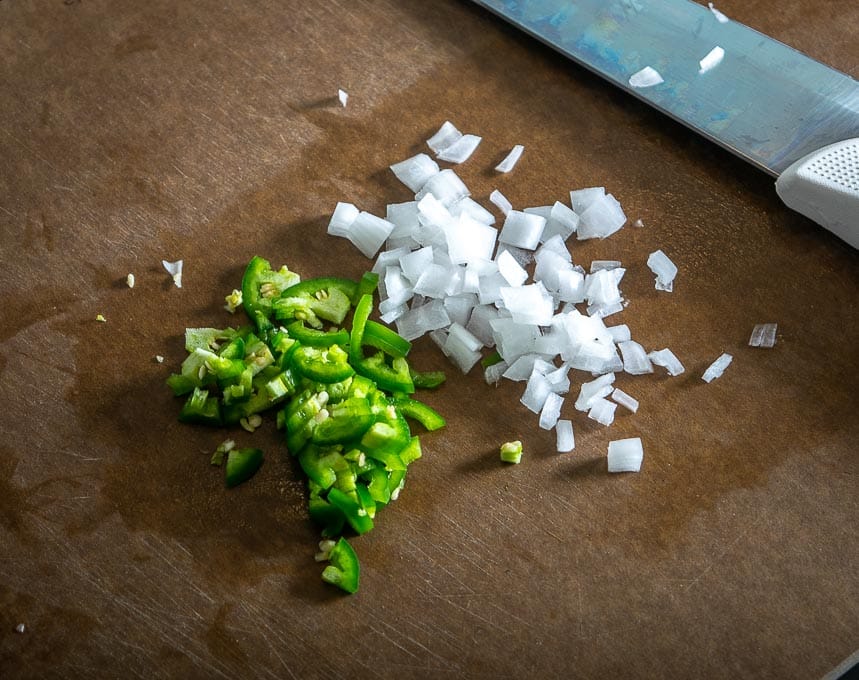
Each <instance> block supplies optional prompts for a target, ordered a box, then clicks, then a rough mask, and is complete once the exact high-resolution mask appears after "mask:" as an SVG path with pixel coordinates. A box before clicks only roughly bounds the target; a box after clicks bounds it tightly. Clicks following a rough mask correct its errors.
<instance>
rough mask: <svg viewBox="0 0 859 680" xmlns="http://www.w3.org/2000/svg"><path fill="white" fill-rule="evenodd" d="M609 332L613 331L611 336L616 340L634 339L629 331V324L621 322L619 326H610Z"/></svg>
mask: <svg viewBox="0 0 859 680" xmlns="http://www.w3.org/2000/svg"><path fill="white" fill-rule="evenodd" d="M608 332H609V333H611V337H612V338H613V339H614V341H615V342H624V341H626V340H632V335H631V334H630V332H629V326H627V325H626V324H621V325H619V326H609V327H608Z"/></svg>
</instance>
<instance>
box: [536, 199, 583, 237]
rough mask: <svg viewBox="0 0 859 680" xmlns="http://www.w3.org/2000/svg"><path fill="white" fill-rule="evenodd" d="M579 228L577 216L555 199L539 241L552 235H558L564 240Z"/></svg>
mask: <svg viewBox="0 0 859 680" xmlns="http://www.w3.org/2000/svg"><path fill="white" fill-rule="evenodd" d="M578 228H579V216H578V215H577V214H576V213H575V212H574V211H573V210H572V209H570V208H569V207H568V206H566V205H564V204H563V203H561V202H560V201H555V204H554V205H553V206H552V209H551V210H550V211H549V217H548V218H547V219H546V226H545V227H544V228H543V233H542V235H541V236H540V240H541V241H547V240H548V239H550V238H552V237H553V236H559V237H560V238H561V240H563V241H566V240H567V239H568V238H569V237H570V236H572V235H573V234H574V233H575V232H576V230H577V229H578Z"/></svg>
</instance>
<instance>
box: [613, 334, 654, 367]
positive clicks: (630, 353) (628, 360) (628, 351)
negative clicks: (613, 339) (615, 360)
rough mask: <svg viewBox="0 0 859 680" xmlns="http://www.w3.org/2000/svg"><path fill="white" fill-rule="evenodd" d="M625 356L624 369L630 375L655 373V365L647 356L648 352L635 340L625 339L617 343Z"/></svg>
mask: <svg viewBox="0 0 859 680" xmlns="http://www.w3.org/2000/svg"><path fill="white" fill-rule="evenodd" d="M617 347H618V349H619V350H620V354H621V356H622V357H623V370H624V371H626V372H627V373H629V374H630V375H643V374H645V373H653V365H652V364H651V363H650V359H648V358H647V352H645V351H644V348H643V347H642V346H641V345H639V344H638V343H637V342H636V341H635V340H625V341H624V342H619V343H618V344H617Z"/></svg>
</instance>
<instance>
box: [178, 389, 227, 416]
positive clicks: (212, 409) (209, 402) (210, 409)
mask: <svg viewBox="0 0 859 680" xmlns="http://www.w3.org/2000/svg"><path fill="white" fill-rule="evenodd" d="M179 420H180V421H181V422H183V423H197V424H200V425H221V424H222V420H221V410H220V405H219V404H218V399H217V397H214V396H209V391H208V390H201V389H200V388H199V387H195V388H194V392H193V393H192V394H191V396H190V397H188V401H186V402H185V405H184V406H183V407H182V410H181V411H179Z"/></svg>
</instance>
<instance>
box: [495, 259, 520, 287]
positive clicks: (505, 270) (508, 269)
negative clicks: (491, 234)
mask: <svg viewBox="0 0 859 680" xmlns="http://www.w3.org/2000/svg"><path fill="white" fill-rule="evenodd" d="M495 261H496V262H497V263H498V272H499V273H500V274H501V276H503V277H504V280H505V281H507V283H508V284H510V285H511V286H514V287H515V286H521V285H522V284H523V283H525V281H526V280H527V279H528V272H526V271H525V270H524V269H523V268H522V267H521V266H520V265H519V263H518V262H517V261H516V259H515V258H514V257H513V256H512V255H511V254H510V252H509V251H507V250H504V251H502V253H501V254H500V255H499V256H498V257H497V258H496V259H495Z"/></svg>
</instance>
